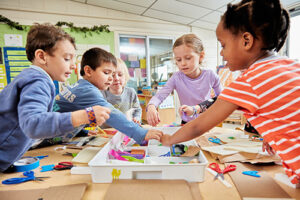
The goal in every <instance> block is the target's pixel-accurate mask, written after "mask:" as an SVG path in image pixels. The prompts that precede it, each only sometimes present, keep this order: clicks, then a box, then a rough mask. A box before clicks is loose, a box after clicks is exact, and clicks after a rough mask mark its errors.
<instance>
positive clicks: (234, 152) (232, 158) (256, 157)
mask: <svg viewBox="0 0 300 200" xmlns="http://www.w3.org/2000/svg"><path fill="white" fill-rule="evenodd" d="M241 132H242V131H237V130H232V129H223V128H219V127H215V128H213V129H212V130H210V131H209V132H207V133H205V134H203V135H201V136H200V137H198V138H197V139H196V142H197V144H198V145H199V146H200V147H201V149H202V150H205V151H208V152H210V153H211V155H212V157H213V158H216V159H219V160H220V162H221V163H225V162H236V161H240V162H251V163H253V164H254V163H268V162H277V161H279V160H280V159H279V157H278V156H270V155H268V154H265V153H264V152H262V142H253V141H249V139H246V140H245V139H244V138H243V136H245V135H243V134H241ZM227 136H230V137H235V138H237V139H235V140H231V139H228V137H227ZM209 137H218V138H219V137H220V138H221V139H222V140H224V141H227V140H226V139H228V141H230V142H229V143H227V144H224V145H219V144H214V143H212V142H209V141H208V138H209ZM228 141H227V142H228Z"/></svg>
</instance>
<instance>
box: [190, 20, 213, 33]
mask: <svg viewBox="0 0 300 200" xmlns="http://www.w3.org/2000/svg"><path fill="white" fill-rule="evenodd" d="M189 25H191V26H195V27H199V28H204V29H208V30H213V31H215V30H216V28H217V24H212V23H209V22H205V21H200V20H197V21H194V22H193V23H191V24H189Z"/></svg>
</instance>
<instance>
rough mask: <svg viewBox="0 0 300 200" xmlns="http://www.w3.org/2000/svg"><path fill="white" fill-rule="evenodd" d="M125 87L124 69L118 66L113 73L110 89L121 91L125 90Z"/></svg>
mask: <svg viewBox="0 0 300 200" xmlns="http://www.w3.org/2000/svg"><path fill="white" fill-rule="evenodd" d="M124 85H125V74H124V70H123V68H122V67H120V66H118V67H117V68H116V71H115V72H114V73H113V82H112V85H111V86H110V87H109V89H111V90H120V89H123V87H124Z"/></svg>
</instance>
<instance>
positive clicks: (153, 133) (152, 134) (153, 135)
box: [145, 129, 163, 141]
mask: <svg viewBox="0 0 300 200" xmlns="http://www.w3.org/2000/svg"><path fill="white" fill-rule="evenodd" d="M161 136H163V132H162V131H159V130H155V129H151V130H149V131H148V132H147V134H146V136H145V140H146V141H148V140H150V139H155V140H158V141H160V138H161Z"/></svg>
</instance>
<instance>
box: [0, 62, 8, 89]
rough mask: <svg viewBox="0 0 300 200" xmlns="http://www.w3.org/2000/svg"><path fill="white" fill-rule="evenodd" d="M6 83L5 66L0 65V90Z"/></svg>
mask: <svg viewBox="0 0 300 200" xmlns="http://www.w3.org/2000/svg"><path fill="white" fill-rule="evenodd" d="M6 85H7V80H6V72H5V66H4V65H0V92H1V91H2V90H3V88H4V87H5V86H6Z"/></svg>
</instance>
